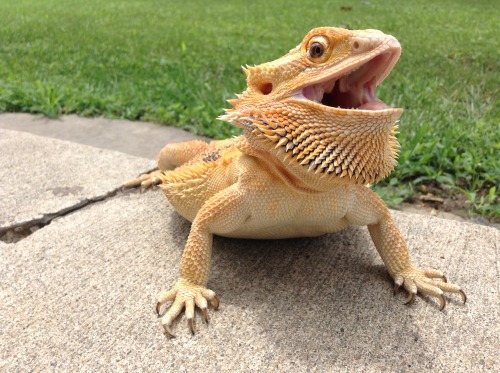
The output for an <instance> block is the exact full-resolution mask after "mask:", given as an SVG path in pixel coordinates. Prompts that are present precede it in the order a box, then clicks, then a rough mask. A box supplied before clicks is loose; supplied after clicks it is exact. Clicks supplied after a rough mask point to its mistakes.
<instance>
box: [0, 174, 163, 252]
mask: <svg viewBox="0 0 500 373" xmlns="http://www.w3.org/2000/svg"><path fill="white" fill-rule="evenodd" d="M151 171H153V170H150V171H147V172H145V173H150V172H151ZM143 174H144V173H141V175H143ZM128 193H140V189H139V188H130V189H127V190H123V187H122V186H120V187H118V188H115V189H113V190H111V191H109V192H107V193H105V194H103V195H100V196H96V197H92V198H86V199H84V200H82V201H80V202H78V203H76V204H74V205H72V206H68V207H66V208H63V209H61V210H59V211H56V212H52V213H48V214H44V215H43V216H42V217H41V218H36V219H32V220H28V221H24V222H20V223H16V224H12V225H9V226H6V227H0V241H3V242H5V243H17V242H19V241H21V240H23V239H25V238H26V237H28V236H30V235H31V234H32V233H34V232H36V231H37V230H39V229H41V228H43V227H45V226H47V225H49V224H50V223H52V221H53V220H54V219H57V218H60V217H63V216H66V215H69V214H71V213H73V212H76V211H78V210H81V209H83V208H85V207H87V206H90V205H93V204H95V203H99V202H102V201H105V200H107V199H110V198H113V197H115V196H117V195H124V194H128Z"/></svg>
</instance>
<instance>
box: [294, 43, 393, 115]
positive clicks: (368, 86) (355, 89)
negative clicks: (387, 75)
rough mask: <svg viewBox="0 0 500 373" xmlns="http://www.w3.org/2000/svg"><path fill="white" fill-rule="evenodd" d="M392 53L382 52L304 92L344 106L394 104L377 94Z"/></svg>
mask: <svg viewBox="0 0 500 373" xmlns="http://www.w3.org/2000/svg"><path fill="white" fill-rule="evenodd" d="M391 57H392V54H391V53H390V52H389V53H382V54H380V55H378V56H376V57H374V58H373V59H371V60H370V61H368V62H367V63H365V64H364V65H362V66H360V67H359V68H358V69H356V70H354V71H352V72H350V73H349V74H347V75H344V76H341V77H336V78H332V79H330V80H327V81H324V82H321V83H317V84H313V85H310V86H307V87H304V88H303V89H302V95H303V96H304V97H305V98H306V99H308V100H311V101H315V102H318V103H321V104H323V105H325V106H329V107H337V108H340V109H357V110H384V109H389V108H390V106H388V105H387V104H385V103H384V102H383V101H382V100H380V99H378V98H377V96H376V89H377V82H378V80H380V76H381V75H382V74H383V73H384V71H385V70H386V69H387V67H388V65H389V63H390V61H391V59H392V58H391Z"/></svg>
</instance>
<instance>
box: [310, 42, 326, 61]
mask: <svg viewBox="0 0 500 373" xmlns="http://www.w3.org/2000/svg"><path fill="white" fill-rule="evenodd" d="M324 52H325V47H323V45H322V44H321V43H318V42H317V41H316V42H314V43H312V44H311V46H310V47H309V57H311V58H319V57H321V56H322V55H323V53H324Z"/></svg>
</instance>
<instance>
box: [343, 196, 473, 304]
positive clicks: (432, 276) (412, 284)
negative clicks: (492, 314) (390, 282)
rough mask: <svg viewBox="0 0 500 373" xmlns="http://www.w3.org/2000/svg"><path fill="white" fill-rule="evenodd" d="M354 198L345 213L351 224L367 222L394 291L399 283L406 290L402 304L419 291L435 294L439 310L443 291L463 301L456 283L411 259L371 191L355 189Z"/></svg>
mask: <svg viewBox="0 0 500 373" xmlns="http://www.w3.org/2000/svg"><path fill="white" fill-rule="evenodd" d="M355 199H356V202H355V208H354V210H353V211H354V212H351V213H349V214H348V219H349V220H350V222H351V223H353V224H362V225H365V224H366V225H368V231H369V232H370V236H371V237H372V240H373V242H374V244H375V247H376V248H377V251H378V253H379V254H380V256H381V257H382V260H383V261H384V264H385V266H386V267H387V270H388V271H389V273H390V274H391V276H392V278H393V279H394V282H395V291H397V289H398V288H399V287H400V286H403V287H404V288H405V289H406V290H407V291H408V299H407V301H406V304H411V303H413V301H414V300H415V295H416V294H417V292H419V291H420V292H421V293H423V294H428V295H432V296H435V297H437V298H438V299H439V302H440V305H441V310H442V309H443V308H444V307H445V306H446V300H445V298H444V296H443V292H451V293H458V294H460V296H461V297H462V300H463V301H464V303H465V301H466V299H467V298H466V295H465V293H464V291H463V290H461V289H460V286H458V285H455V284H451V283H448V282H447V280H446V277H445V276H444V275H443V273H442V272H441V271H438V270H435V269H420V268H418V267H416V266H414V265H413V264H412V263H411V261H410V256H409V254H408V249H407V247H406V243H405V241H404V239H403V237H402V235H401V233H400V232H399V229H398V227H397V226H396V224H395V223H394V220H393V219H392V216H391V214H390V212H389V210H388V208H387V207H386V205H385V203H384V202H383V201H382V199H381V198H380V197H379V196H378V195H377V194H376V193H375V192H373V191H372V190H370V189H368V188H364V190H363V189H357V190H356V191H355ZM438 280H439V281H438Z"/></svg>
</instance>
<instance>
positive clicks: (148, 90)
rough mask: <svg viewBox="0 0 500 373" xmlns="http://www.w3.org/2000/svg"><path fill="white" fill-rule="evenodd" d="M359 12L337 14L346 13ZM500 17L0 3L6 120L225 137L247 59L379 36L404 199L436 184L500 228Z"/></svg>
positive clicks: (425, 9)
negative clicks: (73, 120) (393, 57)
mask: <svg viewBox="0 0 500 373" xmlns="http://www.w3.org/2000/svg"><path fill="white" fill-rule="evenodd" d="M346 6H348V7H351V10H349V11H346V10H341V7H344V8H345V7H346ZM499 9H500V8H499V7H495V6H492V2H491V1H475V2H472V1H465V0H458V1H457V0H453V1H440V2H431V1H412V2H402V1H394V0H392V1H368V0H366V1H354V0H352V1H340V2H339V1H325V0H322V1H301V2H299V1H296V2H289V1H288V2H286V1H253V2H249V1H245V2H243V1H214V0H213V1H191V0H186V1H183V2H174V1H153V0H143V1H132V0H130V1H123V0H120V1H119V0H108V1H102V0H87V1H82V0H80V1H76V0H73V1H71V0H67V1H60V0H43V1H42V0H39V1H33V0H32V1H27V0H15V1H12V0H2V5H1V12H0V41H1V42H0V111H4V112H5V111H17V112H31V113H41V114H45V115H47V116H51V117H57V116H59V115H61V114H70V113H75V114H79V115H85V116H101V115H103V116H108V117H118V118H127V119H134V120H148V121H155V122H158V123H165V124H170V125H175V126H179V127H182V128H185V129H188V130H190V131H193V132H195V133H198V134H202V135H206V136H210V137H214V138H224V137H227V136H231V135H234V134H237V133H238V130H237V129H235V128H233V127H231V126H230V125H229V124H226V123H222V122H219V121H217V120H216V119H215V118H216V117H217V116H218V115H220V114H221V113H222V108H223V107H228V104H227V103H226V102H225V100H227V99H228V98H231V97H233V95H234V93H238V92H241V91H242V90H243V89H244V87H245V78H244V74H243V73H242V71H241V68H240V66H241V65H243V64H259V63H262V62H266V61H270V60H273V59H276V58H278V57H280V56H281V55H283V54H284V53H286V52H287V51H288V50H290V49H291V48H292V47H294V46H296V45H297V44H298V43H299V42H300V41H301V40H302V38H303V36H304V35H305V34H306V33H307V31H309V30H310V29H311V28H313V27H317V26H323V25H332V26H333V25H348V26H349V27H351V28H353V29H356V28H377V29H381V30H383V31H384V32H386V33H390V34H392V35H394V36H396V37H397V38H398V39H399V40H400V42H401V44H402V46H403V55H402V58H401V60H400V62H399V63H398V65H397V66H396V68H395V70H394V71H393V73H392V74H391V75H390V77H389V78H388V79H387V80H386V81H385V82H384V84H383V85H382V86H381V87H380V88H379V91H378V92H379V96H380V97H381V98H382V99H383V100H384V101H385V102H387V103H389V104H391V105H393V106H397V107H403V108H405V109H406V111H405V114H404V115H403V118H402V120H401V123H400V132H401V134H400V135H399V139H400V142H401V144H402V150H401V153H400V157H399V165H398V167H397V169H396V170H395V171H394V172H393V173H392V174H391V176H390V177H389V178H387V179H386V180H385V181H384V182H383V183H382V185H385V188H384V189H380V188H377V190H378V191H380V192H381V194H382V195H383V196H384V198H386V199H387V200H388V201H389V202H390V203H398V202H401V201H402V200H403V199H407V198H411V196H412V195H413V196H414V195H415V194H416V193H419V192H420V193H422V192H425V191H428V190H429V188H432V191H433V193H435V194H443V193H444V194H445V195H447V196H448V197H449V196H451V197H452V198H454V197H456V196H458V195H459V194H461V195H462V196H463V195H465V196H466V198H467V199H468V200H469V205H468V206H469V207H470V210H471V211H475V212H476V213H479V214H481V215H484V216H487V217H490V218H493V219H494V220H495V219H499V218H500V209H499V205H498V198H499V189H500V188H499V179H500V165H499V162H500V161H499V156H498V153H499V150H500V129H499V123H500V120H499V119H500V114H499V102H498V101H499V100H498V93H499V91H498V90H499V87H500V74H499V71H500V69H499V61H500V43H499V36H498V23H499V22H500V10H499Z"/></svg>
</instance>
